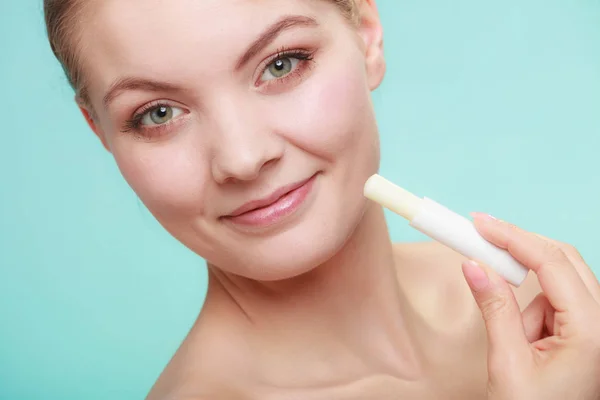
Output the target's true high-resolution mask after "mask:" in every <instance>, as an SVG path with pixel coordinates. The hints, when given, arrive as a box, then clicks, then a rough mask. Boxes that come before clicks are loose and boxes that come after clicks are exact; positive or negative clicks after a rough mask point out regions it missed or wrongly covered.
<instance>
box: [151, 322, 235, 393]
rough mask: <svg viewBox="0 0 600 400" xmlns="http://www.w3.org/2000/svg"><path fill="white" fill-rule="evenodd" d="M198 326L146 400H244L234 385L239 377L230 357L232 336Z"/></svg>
mask: <svg viewBox="0 0 600 400" xmlns="http://www.w3.org/2000/svg"><path fill="white" fill-rule="evenodd" d="M214 326H215V325H213V324H210V326H209V327H207V324H196V326H194V328H193V329H192V330H191V331H190V333H189V334H188V335H187V337H186V338H185V340H184V341H183V343H182V344H181V346H180V347H179V349H178V350H177V351H176V353H175V354H174V355H173V357H172V358H171V360H170V361H169V363H168V364H167V366H166V367H165V369H164V370H163V371H162V373H161V374H160V376H159V377H158V379H157V381H156V382H155V384H154V385H153V386H152V388H151V390H150V393H149V394H148V396H147V397H146V400H229V399H245V398H246V397H245V395H244V394H243V393H242V392H241V390H240V388H239V387H238V386H237V385H235V384H234V382H235V381H238V382H240V381H241V380H240V379H236V380H235V381H232V380H229V379H227V378H228V377H230V376H239V374H238V373H237V372H238V371H236V370H235V363H231V362H230V361H231V360H230V358H229V357H228V356H229V355H230V353H231V351H230V348H231V346H229V345H228V344H227V342H228V340H231V339H232V338H231V337H230V336H231V334H230V333H227V332H215V331H214V329H213V327H214Z"/></svg>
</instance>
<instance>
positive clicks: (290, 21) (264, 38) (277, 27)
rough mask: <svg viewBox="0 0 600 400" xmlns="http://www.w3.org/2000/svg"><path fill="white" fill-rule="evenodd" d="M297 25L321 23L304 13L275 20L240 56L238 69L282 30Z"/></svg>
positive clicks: (312, 25)
mask: <svg viewBox="0 0 600 400" xmlns="http://www.w3.org/2000/svg"><path fill="white" fill-rule="evenodd" d="M297 26H308V27H315V26H319V23H318V22H317V21H316V20H315V19H314V18H310V17H306V16H302V15H291V16H286V17H283V18H281V19H280V20H279V21H277V22H275V23H274V24H273V25H271V26H270V27H268V28H267V29H266V30H265V31H264V32H263V33H262V34H261V35H260V36H259V37H258V39H256V40H255V41H254V42H252V44H251V45H250V47H249V48H248V50H246V52H245V53H244V55H243V56H242V57H240V59H239V61H238V62H237V64H236V68H235V69H236V70H239V69H241V68H242V67H243V66H244V65H245V64H246V63H247V62H248V61H250V60H251V59H252V58H254V57H255V56H256V55H257V54H258V53H259V52H260V51H261V50H262V49H264V48H265V47H267V46H268V45H269V44H270V43H271V42H273V41H274V40H275V39H276V38H277V36H279V35H280V34H281V33H282V32H284V31H287V30H289V29H291V28H294V27H297Z"/></svg>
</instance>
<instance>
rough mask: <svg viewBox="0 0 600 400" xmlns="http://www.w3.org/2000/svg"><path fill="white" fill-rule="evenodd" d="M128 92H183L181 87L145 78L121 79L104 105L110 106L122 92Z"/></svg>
mask: <svg viewBox="0 0 600 400" xmlns="http://www.w3.org/2000/svg"><path fill="white" fill-rule="evenodd" d="M127 90H144V91H147V92H168V91H170V92H175V91H181V90H182V89H181V88H180V87H179V86H176V85H172V84H170V83H166V82H158V81H153V80H150V79H144V78H121V79H118V80H117V81H115V82H114V83H113V84H112V85H111V86H110V89H108V91H107V92H106V94H105V95H104V99H103V100H102V103H103V104H104V107H105V108H107V107H108V105H109V104H110V103H111V102H112V101H113V100H114V99H115V98H116V97H117V96H118V95H119V94H121V93H122V92H124V91H127Z"/></svg>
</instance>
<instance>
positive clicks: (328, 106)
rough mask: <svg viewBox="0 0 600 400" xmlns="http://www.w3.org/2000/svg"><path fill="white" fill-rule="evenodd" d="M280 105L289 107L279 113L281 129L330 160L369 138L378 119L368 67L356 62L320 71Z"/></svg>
mask: <svg viewBox="0 0 600 400" xmlns="http://www.w3.org/2000/svg"><path fill="white" fill-rule="evenodd" d="M354 65H356V63H354ZM317 68H318V66H317ZM278 109H283V110H285V111H284V112H282V113H278V114H277V117H278V121H277V126H278V127H279V133H280V134H283V135H286V136H287V137H286V139H288V140H289V141H290V142H294V143H295V144H296V145H297V146H298V147H300V148H302V149H304V150H306V151H308V152H310V153H312V154H315V155H318V156H320V157H322V158H325V159H329V160H331V159H332V158H334V157H337V156H339V154H340V153H341V152H346V151H348V150H350V149H352V148H354V147H356V146H357V145H358V144H359V143H360V142H361V141H363V140H364V139H366V138H365V136H366V135H368V132H367V131H368V130H372V126H373V121H374V120H373V116H372V107H371V103H370V95H369V91H368V88H367V86H366V81H365V76H364V71H363V70H361V69H360V68H358V67H356V66H355V67H354V68H339V67H337V68H330V70H329V71H324V72H318V73H316V74H315V76H312V77H310V78H309V79H308V80H307V81H306V82H304V83H303V84H302V85H301V86H299V87H298V88H297V89H296V90H295V91H294V92H292V93H290V94H289V95H288V96H286V98H285V99H284V101H279V105H278Z"/></svg>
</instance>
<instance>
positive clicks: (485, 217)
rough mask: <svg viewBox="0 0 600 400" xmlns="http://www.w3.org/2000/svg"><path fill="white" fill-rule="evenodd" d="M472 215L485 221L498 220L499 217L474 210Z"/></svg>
mask: <svg viewBox="0 0 600 400" xmlns="http://www.w3.org/2000/svg"><path fill="white" fill-rule="evenodd" d="M471 216H472V217H473V218H479V219H481V220H483V221H498V218H496V217H494V216H491V215H490V214H486V213H482V212H472V213H471Z"/></svg>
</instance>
